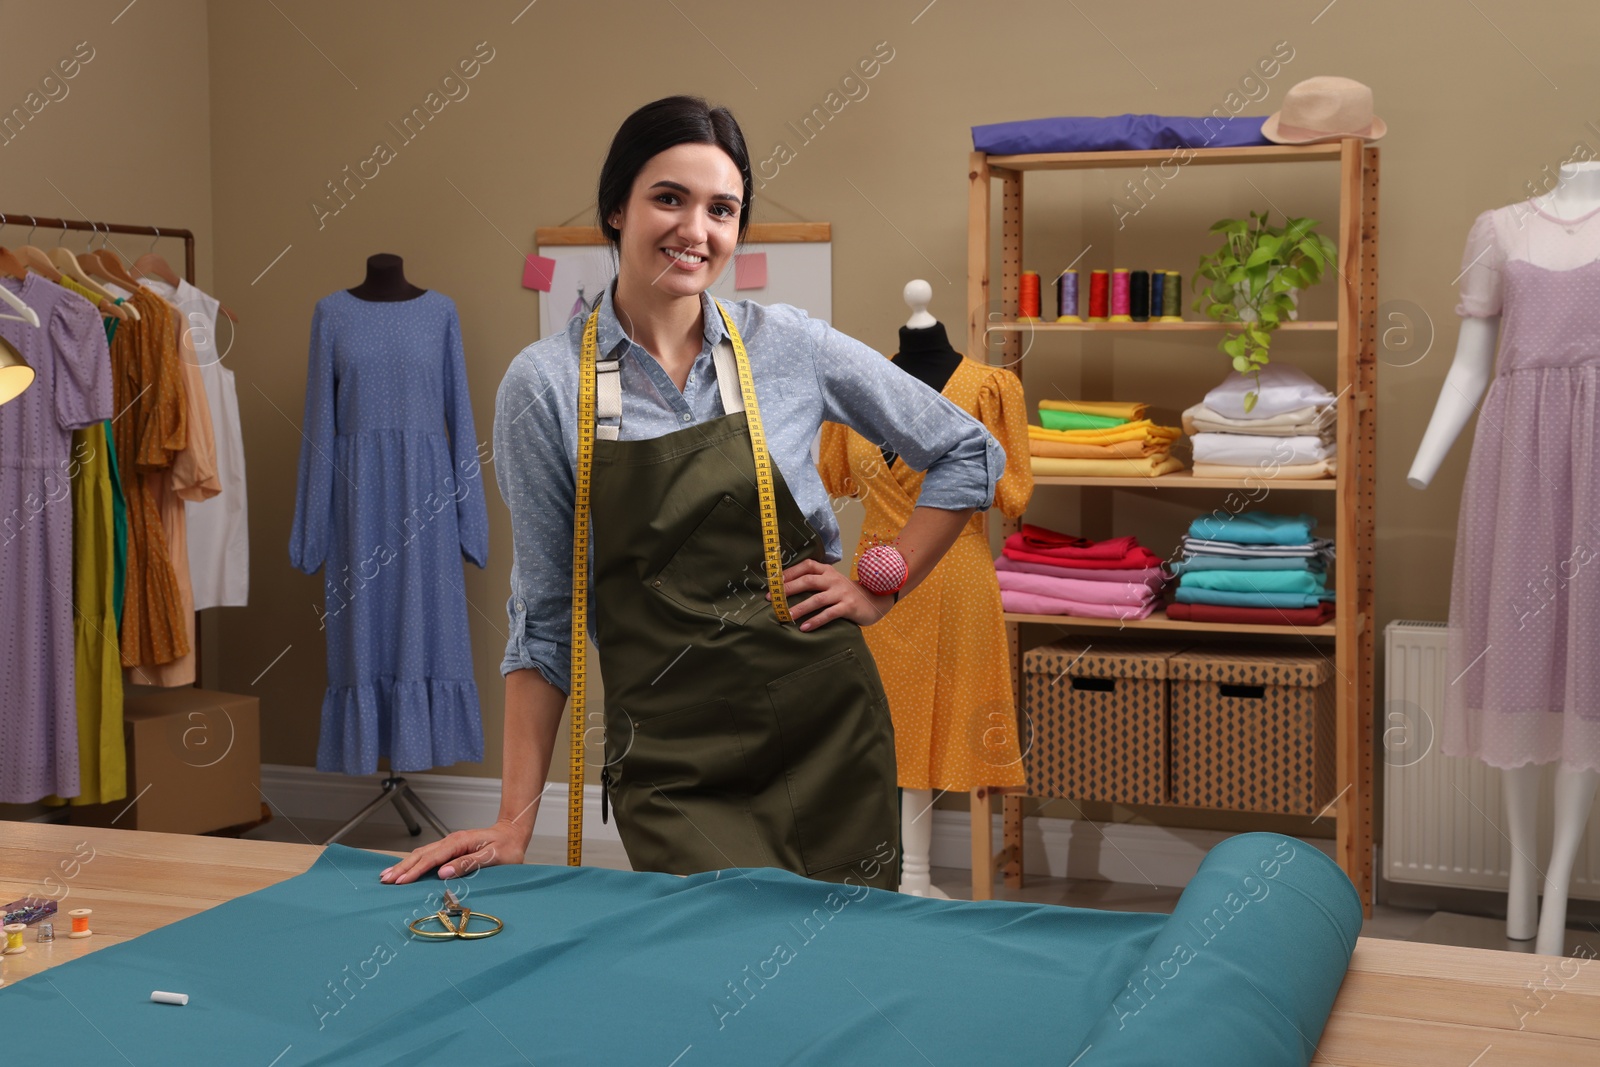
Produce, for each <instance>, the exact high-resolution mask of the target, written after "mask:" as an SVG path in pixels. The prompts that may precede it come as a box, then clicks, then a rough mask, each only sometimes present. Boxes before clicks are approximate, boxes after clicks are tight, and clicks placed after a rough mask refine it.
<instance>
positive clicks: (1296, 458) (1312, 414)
mask: <svg viewBox="0 0 1600 1067" xmlns="http://www.w3.org/2000/svg"><path fill="white" fill-rule="evenodd" d="M1260 376H1261V381H1260V383H1259V385H1258V384H1257V382H1256V380H1255V376H1254V375H1245V374H1240V373H1239V372H1238V371H1233V372H1232V373H1230V374H1229V375H1228V377H1227V378H1226V379H1224V380H1223V382H1222V384H1221V385H1218V386H1217V387H1216V388H1215V389H1212V390H1211V391H1210V392H1209V393H1207V394H1206V397H1205V400H1204V401H1203V402H1201V403H1199V404H1196V405H1195V406H1194V407H1192V408H1190V409H1189V410H1187V411H1185V412H1184V413H1183V429H1184V432H1185V433H1187V434H1188V435H1189V438H1190V441H1191V443H1192V444H1193V445H1194V476H1195V477H1196V478H1240V477H1244V476H1245V475H1256V476H1259V477H1262V478H1330V477H1332V476H1333V475H1334V474H1335V473H1337V466H1336V462H1337V456H1338V447H1337V445H1336V444H1335V443H1334V436H1335V430H1336V428H1337V425H1338V416H1337V408H1336V405H1335V403H1334V395H1333V394H1332V393H1330V392H1328V390H1327V389H1325V388H1323V387H1322V386H1321V385H1319V384H1318V383H1317V381H1316V380H1315V379H1313V378H1312V377H1311V376H1310V375H1308V374H1307V373H1306V372H1305V371H1302V370H1299V369H1298V368H1296V367H1288V366H1283V365H1281V364H1277V363H1269V364H1268V365H1267V366H1265V367H1263V368H1261V372H1260ZM1252 391H1253V392H1255V393H1256V402H1255V404H1254V405H1252V406H1251V408H1250V410H1249V411H1248V412H1247V411H1245V409H1244V398H1245V394H1246V393H1249V392H1252Z"/></svg>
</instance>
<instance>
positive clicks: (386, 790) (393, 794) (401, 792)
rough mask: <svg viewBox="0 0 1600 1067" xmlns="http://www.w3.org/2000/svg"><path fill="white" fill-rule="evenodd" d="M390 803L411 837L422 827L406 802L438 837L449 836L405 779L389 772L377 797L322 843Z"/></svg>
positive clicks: (441, 823) (352, 828)
mask: <svg viewBox="0 0 1600 1067" xmlns="http://www.w3.org/2000/svg"><path fill="white" fill-rule="evenodd" d="M390 803H392V804H393V805H394V809H395V810H396V811H398V812H399V813H400V818H402V819H404V820H405V824H406V829H407V830H410V831H411V836H412V837H416V836H417V835H418V834H420V833H422V827H421V826H419V825H417V820H416V819H414V818H412V816H411V812H410V810H409V809H407V807H406V805H407V804H410V805H411V807H413V808H415V809H416V810H417V812H418V813H419V814H420V815H421V816H422V817H423V818H424V819H427V820H428V823H429V825H431V826H432V827H433V828H434V829H435V830H437V831H439V836H440V837H449V836H450V830H449V828H447V827H446V826H445V824H444V823H443V822H441V821H440V820H439V817H438V816H437V815H435V814H434V813H433V811H432V809H430V808H429V807H428V805H426V804H424V803H423V802H422V801H421V800H420V799H418V797H417V794H416V793H414V792H412V791H411V786H410V785H409V784H408V783H407V782H406V780H405V779H404V778H401V777H399V776H397V775H393V774H391V775H389V776H388V777H387V778H385V779H384V780H383V792H382V793H380V794H378V796H377V797H375V798H373V801H372V803H370V804H368V805H367V806H366V807H364V808H362V809H361V810H360V811H358V812H356V813H355V814H354V815H353V816H351V817H350V821H349V822H347V823H345V824H344V825H343V826H341V827H339V829H338V830H336V831H335V832H334V834H333V836H332V837H330V838H328V839H327V840H326V841H324V842H323V844H324V845H331V844H333V843H334V842H335V841H337V840H339V839H340V838H341V837H343V836H344V835H345V834H347V833H349V832H350V831H351V830H354V829H355V828H356V827H357V826H360V825H361V824H362V823H363V822H365V821H366V820H367V817H368V816H370V815H371V814H372V813H373V812H375V811H377V810H378V809H379V808H381V807H383V806H384V805H385V804H390Z"/></svg>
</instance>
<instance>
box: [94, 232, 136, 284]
mask: <svg viewBox="0 0 1600 1067" xmlns="http://www.w3.org/2000/svg"><path fill="white" fill-rule="evenodd" d="M110 241H111V230H110V229H109V228H108V229H107V230H106V232H105V235H104V236H103V237H102V238H101V240H100V248H99V250H98V251H97V252H95V253H94V257H95V258H96V259H97V260H99V261H100V266H101V268H102V269H103V270H104V271H105V273H106V274H107V275H108V276H109V278H110V280H111V281H114V282H116V283H117V284H118V285H120V286H122V287H123V288H124V289H129V290H137V289H138V288H139V279H137V278H135V277H134V276H133V275H132V274H130V273H129V272H128V267H127V265H126V264H125V263H123V262H122V259H121V258H120V257H119V256H118V255H117V254H116V252H114V251H112V250H111V249H110V248H108V247H107V245H108V244H109V242H110Z"/></svg>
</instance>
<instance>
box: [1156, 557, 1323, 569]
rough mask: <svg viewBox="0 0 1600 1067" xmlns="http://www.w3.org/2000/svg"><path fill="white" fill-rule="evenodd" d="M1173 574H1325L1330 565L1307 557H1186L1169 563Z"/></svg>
mask: <svg viewBox="0 0 1600 1067" xmlns="http://www.w3.org/2000/svg"><path fill="white" fill-rule="evenodd" d="M1168 566H1169V567H1170V568H1171V569H1172V573H1173V574H1190V573H1192V572H1194V571H1311V572H1313V573H1323V572H1325V571H1326V570H1327V569H1328V565H1327V564H1326V563H1324V562H1323V561H1322V560H1320V559H1310V558H1308V557H1306V556H1207V555H1203V554H1196V555H1191V556H1185V557H1184V558H1183V559H1181V560H1179V561H1177V562H1176V563H1169V564H1168Z"/></svg>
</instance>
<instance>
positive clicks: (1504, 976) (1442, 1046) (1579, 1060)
mask: <svg viewBox="0 0 1600 1067" xmlns="http://www.w3.org/2000/svg"><path fill="white" fill-rule="evenodd" d="M321 851H322V850H321V848H320V847H319V846H315V845H303V844H302V845H297V844H286V843H281V842H275V841H250V840H229V839H226V838H214V837H190V836H185V835H178V834H153V833H143V832H139V831H132V830H101V829H94V828H89V827H77V826H65V825H53V824H47V823H19V822H0V903H4V902H6V901H12V900H17V899H20V898H22V897H26V896H30V895H36V896H48V897H50V898H51V899H54V900H56V901H57V906H58V908H59V909H60V911H59V912H58V914H57V915H56V917H55V923H56V931H57V938H56V940H55V942H54V943H52V944H46V945H41V944H38V943H36V942H35V941H33V939H32V938H33V930H32V929H31V928H30V930H29V931H28V935H27V938H28V940H27V942H26V943H27V946H28V950H27V951H26V952H24V953H21V954H19V955H14V956H5V957H0V960H3V962H0V977H3V978H4V980H5V983H6V984H7V985H9V984H10V983H12V982H15V981H18V980H19V979H22V978H26V977H28V976H29V975H32V974H37V973H39V972H40V971H43V970H46V969H48V968H50V967H53V966H56V965H57V964H60V963H64V962H66V961H67V960H71V959H76V958H77V957H79V956H82V955H86V954H87V953H90V952H94V951H96V950H97V949H101V948H104V947H105V946H106V945H109V944H114V943H116V942H119V941H125V940H127V939H129V938H133V937H137V936H138V935H139V934H141V933H144V932H146V931H149V930H153V929H155V928H157V927H160V926H164V925H166V924H167V923H171V922H176V921H177V920H179V919H182V918H186V917H187V916H190V915H193V914H195V913H196V912H199V911H204V910H205V909H206V908H209V907H211V906H213V905H215V904H220V903H222V902H223V901H225V900H231V899H232V898H234V897H236V896H240V895H242V894H245V893H249V892H252V891H254V890H257V889H261V888H263V887H265V886H269V885H272V884H274V883H276V882H280V881H282V880H284V879H285V878H290V877H293V876H294V875H296V874H300V873H301V872H303V871H304V870H306V868H308V867H310V866H311V864H312V863H313V862H314V861H315V860H316V858H317V856H318V855H319V854H320V852H321ZM73 908H93V909H94V914H93V916H92V917H91V919H90V925H91V928H92V929H93V930H94V936H93V937H89V938H85V939H82V940H71V939H68V938H67V937H65V936H64V935H65V933H66V931H67V929H68V927H69V926H70V922H69V920H68V918H67V915H66V913H67V912H68V911H70V910H71V909H73ZM4 995H5V992H4V989H3V988H0V996H4ZM1313 1062H1315V1063H1318V1064H1339V1065H1342V1067H1367V1065H1385V1067H1389V1065H1394V1067H1411V1065H1439V1067H1513V1065H1515V1067H1524V1065H1537V1067H1557V1065H1566V1064H1571V1065H1574V1067H1577V1065H1582V1067H1595V1065H1596V1064H1600V967H1597V966H1595V965H1594V962H1593V960H1590V959H1578V958H1572V957H1564V958H1563V957H1552V956H1534V955H1526V954H1522V953H1512V952H1499V951H1494V950H1491V949H1475V948H1456V947H1452V946H1447V945H1428V944H1417V943H1415V942H1410V941H1387V940H1381V939H1377V938H1370V937H1363V938H1361V939H1360V940H1359V941H1358V942H1357V945H1356V951H1355V956H1354V958H1353V959H1352V961H1351V965H1350V973H1349V975H1348V976H1347V977H1346V978H1345V982H1344V987H1343V988H1342V989H1341V990H1340V993H1339V999H1338V1001H1337V1002H1336V1003H1335V1004H1334V1009H1333V1016H1332V1018H1331V1019H1330V1020H1329V1021H1328V1026H1327V1029H1326V1030H1325V1031H1324V1032H1323V1035H1322V1040H1321V1042H1320V1043H1319V1049H1318V1056H1317V1058H1316V1059H1315V1060H1314V1061H1313Z"/></svg>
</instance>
